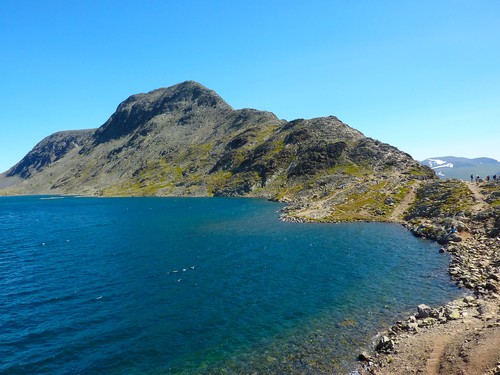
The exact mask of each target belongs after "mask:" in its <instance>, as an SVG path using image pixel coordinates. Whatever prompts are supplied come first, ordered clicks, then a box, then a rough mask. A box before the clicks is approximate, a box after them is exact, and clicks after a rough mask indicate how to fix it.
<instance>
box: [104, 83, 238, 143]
mask: <svg viewBox="0 0 500 375" xmlns="http://www.w3.org/2000/svg"><path fill="white" fill-rule="evenodd" d="M214 110H218V111H220V110H222V111H224V110H227V111H230V110H232V107H231V106H230V105H229V104H227V103H226V102H225V101H224V100H223V99H222V98H221V97H220V96H219V95H218V94H217V93H216V92H215V91H212V90H210V89H208V88H206V87H205V86H203V85H202V84H200V83H198V82H195V81H185V82H182V83H179V84H176V85H174V86H170V87H167V88H159V89H156V90H152V91H150V92H148V93H143V94H135V95H132V96H130V97H128V98H127V99H126V100H124V101H123V102H121V103H120V105H119V106H118V108H117V109H116V112H115V113H114V114H113V115H112V116H111V117H110V118H109V119H108V121H106V122H105V123H104V124H103V125H102V126H101V127H100V128H99V129H97V131H96V133H95V136H94V139H95V143H96V144H98V143H103V142H107V141H110V140H113V139H117V138H120V137H122V136H124V135H127V134H129V133H131V132H132V131H134V130H135V129H137V128H138V127H140V126H143V125H144V124H147V123H148V122H150V121H152V120H153V119H154V118H156V117H158V116H162V115H170V116H174V117H175V116H178V117H179V116H181V115H186V113H189V112H196V111H205V112H206V111H208V112H210V111H214Z"/></svg>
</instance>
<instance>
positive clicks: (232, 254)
mask: <svg viewBox="0 0 500 375" xmlns="http://www.w3.org/2000/svg"><path fill="white" fill-rule="evenodd" d="M281 207H282V206H281V205H280V204H277V203H273V202H268V201H265V200H258V199H236V198H79V197H48V196H47V197H0V374H193V373H213V374H218V373H221V372H223V371H225V372H226V373H235V374H241V373H252V372H256V373H259V374H262V373H280V372H281V373H308V372H309V373H317V374H321V373H348V372H349V370H350V369H352V368H355V367H356V362H355V360H356V356H357V354H358V352H359V351H361V350H363V349H365V348H367V347H369V345H370V343H371V340H372V339H373V337H374V335H376V334H377V330H378V329H383V328H385V327H387V325H388V324H390V323H391V322H393V321H394V320H396V319H397V318H400V317H402V316H404V315H406V314H408V312H413V311H414V310H415V306H416V305H418V304H419V303H426V304H430V305H436V304H441V303H443V302H445V301H448V300H450V299H452V298H455V297H456V296H458V295H459V294H461V291H460V290H458V289H457V288H456V287H455V286H453V284H452V283H451V282H450V280H449V277H448V276H447V274H446V269H447V265H448V261H449V259H448V257H447V256H446V255H444V254H439V253H438V249H439V247H438V246H437V245H436V244H435V243H433V242H429V241H425V240H422V239H418V238H415V237H413V236H412V235H411V234H410V233H409V232H408V231H406V230H405V229H404V228H402V227H401V226H399V225H392V224H381V223H354V224H297V223H285V222H281V221H279V219H278V218H279V213H278V211H279V209H280V208H281Z"/></svg>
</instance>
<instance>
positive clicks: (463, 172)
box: [422, 156, 500, 180]
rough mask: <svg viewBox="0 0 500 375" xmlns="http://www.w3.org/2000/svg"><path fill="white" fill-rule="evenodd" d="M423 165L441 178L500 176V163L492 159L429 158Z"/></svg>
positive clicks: (466, 178)
mask: <svg viewBox="0 0 500 375" xmlns="http://www.w3.org/2000/svg"><path fill="white" fill-rule="evenodd" d="M422 164H423V165H425V166H428V167H430V168H431V169H433V170H434V171H435V172H436V174H437V175H438V176H439V177H440V178H459V179H462V180H468V179H470V176H471V175H474V177H475V176H479V177H481V178H483V179H484V178H485V177H486V176H490V177H491V176H493V175H497V176H500V162H499V161H497V160H495V159H491V158H474V159H469V158H462V157H456V156H441V157H435V158H429V159H425V160H423V161H422Z"/></svg>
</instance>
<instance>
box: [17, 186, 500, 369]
mask: <svg viewBox="0 0 500 375" xmlns="http://www.w3.org/2000/svg"><path fill="white" fill-rule="evenodd" d="M497 186H499V185H497ZM18 196H23V195H18ZM38 196H41V197H43V196H67V197H75V196H80V197H98V198H99V197H102V196H92V195H74V194H53V195H52V194H40V195H38ZM251 198H257V197H251ZM476 198H480V200H476V201H477V203H476V206H477V207H476V208H477V209H476V210H475V213H476V214H477V217H471V219H470V222H468V223H467V225H466V226H465V228H459V231H458V234H459V235H460V236H462V237H463V241H462V242H449V243H447V244H444V245H443V246H442V248H441V249H440V252H447V253H449V254H450V256H451V259H450V263H449V265H448V272H447V273H448V275H449V276H450V278H451V280H453V281H454V282H455V284H456V285H457V286H459V287H461V288H463V290H464V293H471V294H470V295H467V296H465V297H462V298H459V299H457V300H454V301H450V302H449V303H447V304H446V305H444V306H439V307H429V306H426V305H423V304H422V305H419V306H418V308H417V306H416V307H415V315H412V316H409V317H408V318H407V319H406V320H404V321H398V322H396V323H395V324H394V325H393V326H391V327H389V328H388V330H387V331H386V332H382V333H380V332H379V333H377V334H376V335H374V336H373V338H374V339H375V340H376V338H377V337H379V340H376V341H375V343H374V345H373V348H372V349H373V350H372V351H371V352H369V353H367V352H363V353H360V355H359V360H360V362H359V366H358V369H357V370H356V371H355V372H354V373H357V374H361V375H365V374H402V373H407V374H411V373H415V374H416V373H429V374H439V373H443V374H445V373H458V372H439V371H440V370H439V369H440V368H445V367H446V365H447V364H448V363H450V362H453V365H454V366H457V364H459V365H460V366H461V367H463V368H466V369H467V371H468V372H464V373H467V374H469V373H486V374H500V310H499V307H500V295H499V294H500V237H498V234H497V236H496V237H488V236H487V235H486V232H485V230H484V226H485V224H484V222H482V221H481V220H482V219H481V215H480V214H481V213H482V212H483V211H485V209H491V208H492V206H490V205H489V204H487V203H486V199H485V197H484V196H482V195H481V197H479V195H477V194H476ZM264 199H267V200H270V201H273V200H272V199H268V198H264ZM279 219H280V220H283V221H291V222H303V223H306V222H315V223H318V221H316V220H313V219H310V220H308V219H307V218H304V217H294V216H290V215H288V214H287V213H286V211H282V214H281V215H280V217H279ZM480 219H481V220H480ZM342 222H382V223H388V224H389V223H391V224H398V225H402V226H404V227H405V228H406V229H407V230H409V231H410V232H412V234H414V235H415V236H417V237H427V238H428V239H431V240H434V241H436V242H438V241H437V238H429V237H428V236H423V235H422V233H421V232H418V231H417V227H415V226H412V223H411V222H410V220H403V219H401V218H396V217H391V218H390V219H387V218H386V219H383V220H338V221H329V223H342ZM419 228H420V227H419ZM424 229H425V228H424ZM422 302H423V303H425V301H422ZM443 336H444V337H446V340H445V342H444V341H443ZM474 340H475V341H478V340H482V341H484V342H486V344H485V345H486V347H485V348H486V349H485V351H486V352H488V353H489V354H488V356H489V357H488V359H486V360H485V359H484V358H483V359H481V361H480V363H482V364H484V366H487V368H485V369H482V370H481V371H482V372H470V371H469V370H470V369H469V368H468V367H467V366H468V365H467V363H466V362H470V363H474V361H471V360H470V359H469V357H471V356H477V355H478V354H477V353H474V351H473V348H467V347H466V344H467V343H470V342H473V341H474ZM377 341H378V342H377ZM488 343H489V344H488ZM497 343H498V345H497ZM495 348H498V349H497V350H496V351H495ZM464 353H465V354H464ZM467 353H471V354H467ZM356 356H357V354H356V353H353V357H352V358H353V359H354V358H355V357H356ZM465 359H467V360H465ZM462 362H464V363H462ZM476 366H477V364H476ZM436 368H437V370H436Z"/></svg>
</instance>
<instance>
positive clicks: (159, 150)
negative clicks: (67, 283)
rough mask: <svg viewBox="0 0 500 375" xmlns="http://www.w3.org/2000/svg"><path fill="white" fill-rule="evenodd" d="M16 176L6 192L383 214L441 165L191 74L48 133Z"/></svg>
mask: <svg viewBox="0 0 500 375" xmlns="http://www.w3.org/2000/svg"><path fill="white" fill-rule="evenodd" d="M9 178H10V179H11V181H15V183H10V184H6V183H5V181H4V183H2V181H0V186H8V185H10V186H9V187H8V188H4V189H3V190H0V194H20V193H24V194H26V193H28V194H47V193H49V194H53V193H64V194H90V195H101V196H125V195H159V196H214V195H219V196H254V197H266V198H271V199H277V200H282V201H287V202H289V214H290V215H293V216H296V217H299V218H303V219H314V220H332V219H339V220H343V219H363V218H366V217H369V216H373V215H376V216H377V217H379V218H380V219H384V218H385V217H387V215H389V214H390V213H391V211H392V208H391V206H393V205H394V204H395V203H397V202H398V200H401V199H402V197H403V196H404V194H405V192H406V191H407V190H408V189H410V186H411V185H412V184H413V183H414V182H415V181H416V180H418V179H419V178H434V174H433V173H432V171H431V170H430V169H429V168H427V167H424V166H422V165H420V164H419V163H418V162H416V161H415V160H413V159H412V158H411V157H410V156H409V155H408V154H406V153H404V152H401V151H399V150H398V149H396V148H395V147H392V146H390V145H387V144H384V143H381V142H379V141H377V140H374V139H370V138H367V137H365V136H364V135H363V134H362V133H360V132H359V131H357V130H355V129H353V128H351V127H349V126H348V125H346V124H344V123H342V122H341V121H340V120H339V119H337V118H336V117H333V116H331V117H324V118H316V119H310V120H304V119H298V120H294V121H290V122H286V121H284V120H280V119H278V118H277V117H276V116H275V115H274V114H272V113H270V112H264V111H258V110H254V109H241V110H234V109H233V108H231V106H229V105H228V104H227V103H225V102H224V100H222V99H221V98H220V97H219V96H218V95H217V94H216V93H215V92H213V91H211V90H209V89H207V88H205V87H204V86H202V85H200V84H198V83H196V82H192V81H188V82H184V83H180V84H178V85H175V86H172V87H169V88H163V89H158V90H154V91H151V92H149V93H147V94H138V95H133V96H131V97H129V98H128V99H127V100H125V101H124V102H122V103H121V104H120V105H119V106H118V108H117V110H116V112H115V113H114V114H113V115H112V116H111V117H110V118H109V120H108V121H106V122H105V123H104V124H103V125H102V126H101V127H99V128H98V129H93V130H84V131H68V132H60V133H56V134H53V135H51V136H49V137H47V138H45V139H44V140H43V141H41V142H40V143H39V144H38V145H36V146H35V148H34V149H33V150H32V151H30V153H28V155H26V157H25V158H23V160H21V161H20V162H19V163H18V164H17V165H15V166H14V167H13V168H11V169H10V170H9V171H8V172H7V173H6V175H5V176H1V177H0V180H2V179H4V180H5V179H9ZM347 204H349V205H350V206H352V207H351V208H353V207H354V206H355V207H354V210H351V213H349V215H342V214H341V213H342V210H344V209H343V208H342V207H343V205H344V206H345V205H347ZM338 210H340V211H338ZM347 216H349V217H347Z"/></svg>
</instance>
